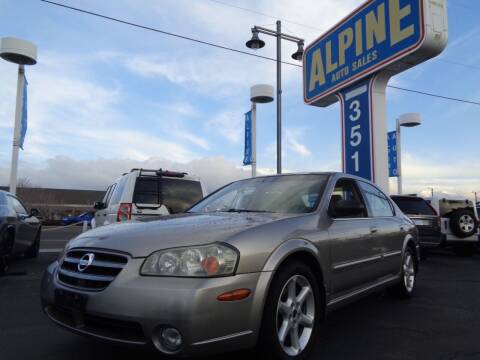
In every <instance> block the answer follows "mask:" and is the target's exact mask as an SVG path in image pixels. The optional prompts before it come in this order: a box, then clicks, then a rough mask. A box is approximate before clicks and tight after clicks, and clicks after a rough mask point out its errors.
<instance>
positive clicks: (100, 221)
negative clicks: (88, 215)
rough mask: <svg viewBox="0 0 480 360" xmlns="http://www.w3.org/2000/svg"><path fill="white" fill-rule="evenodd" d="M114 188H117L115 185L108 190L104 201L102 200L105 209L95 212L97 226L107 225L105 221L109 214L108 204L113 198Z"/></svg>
mask: <svg viewBox="0 0 480 360" xmlns="http://www.w3.org/2000/svg"><path fill="white" fill-rule="evenodd" d="M114 188H115V184H112V185H110V186H109V187H108V188H107V191H106V192H105V196H104V197H103V200H102V202H103V204H104V205H105V207H104V208H103V209H98V210H97V211H96V212H95V224H96V226H102V225H105V224H104V223H105V220H106V219H107V213H108V203H109V200H110V198H111V196H112V193H113V190H114Z"/></svg>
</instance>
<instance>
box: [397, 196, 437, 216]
mask: <svg viewBox="0 0 480 360" xmlns="http://www.w3.org/2000/svg"><path fill="white" fill-rule="evenodd" d="M392 200H393V201H395V203H396V204H397V205H398V207H399V208H400V210H402V211H403V212H404V213H405V214H409V215H437V214H436V212H435V211H434V210H433V209H432V207H431V206H430V205H429V204H428V203H427V202H426V201H425V200H424V199H422V198H416V197H397V196H392Z"/></svg>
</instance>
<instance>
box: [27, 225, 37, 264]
mask: <svg viewBox="0 0 480 360" xmlns="http://www.w3.org/2000/svg"><path fill="white" fill-rule="evenodd" d="M39 251H40V230H39V231H38V233H37V235H36V236H35V241H34V242H33V244H32V246H30V248H29V249H28V250H27V251H25V257H26V258H27V259H35V258H37V257H38V252H39Z"/></svg>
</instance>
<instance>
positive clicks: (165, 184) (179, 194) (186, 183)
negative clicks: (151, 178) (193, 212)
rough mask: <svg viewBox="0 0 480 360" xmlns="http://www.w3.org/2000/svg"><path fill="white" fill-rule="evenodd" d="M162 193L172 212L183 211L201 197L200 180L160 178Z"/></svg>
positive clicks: (164, 202) (164, 201) (165, 203)
mask: <svg viewBox="0 0 480 360" xmlns="http://www.w3.org/2000/svg"><path fill="white" fill-rule="evenodd" d="M162 195H163V204H164V205H165V206H166V207H167V208H168V210H169V211H170V213H172V214H175V213H179V212H184V211H185V210H187V209H188V208H189V207H190V206H192V205H193V204H195V203H196V202H197V201H199V200H200V199H201V198H202V197H203V194H202V187H201V185H200V182H198V181H191V180H177V179H167V178H163V179H162Z"/></svg>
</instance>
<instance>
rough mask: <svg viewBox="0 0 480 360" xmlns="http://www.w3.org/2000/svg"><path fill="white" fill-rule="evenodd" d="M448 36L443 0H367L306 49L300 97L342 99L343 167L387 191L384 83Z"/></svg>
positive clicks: (316, 101)
mask: <svg viewBox="0 0 480 360" xmlns="http://www.w3.org/2000/svg"><path fill="white" fill-rule="evenodd" d="M447 36H448V30H447V16H446V0H370V1H367V2H366V3H364V4H363V5H362V6H360V7H359V8H357V9H356V10H355V11H354V12H353V13H352V14H350V15H349V16H347V17H346V18H345V19H343V20H342V21H341V22H340V23H338V24H337V25H335V26H334V27H333V28H332V29H330V30H329V31H327V32H326V33H325V34H324V35H322V36H320V37H319V38H318V39H317V40H315V41H314V42H313V43H311V44H310V45H309V46H308V47H307V48H306V49H305V54H304V57H303V80H304V81H303V82H304V85H303V93H304V100H305V102H306V103H307V104H309V105H316V106H328V105H330V104H332V103H334V102H336V101H338V100H340V102H341V104H342V129H343V130H342V134H343V141H342V142H343V148H342V154H343V156H342V158H343V169H344V171H346V172H348V173H351V174H354V175H358V176H362V177H365V178H367V179H370V180H373V181H375V182H377V183H378V184H379V185H380V186H382V187H383V188H384V189H385V190H386V187H387V183H388V165H387V141H386V138H385V133H386V110H385V88H386V85H387V83H388V80H389V79H390V77H391V76H393V75H395V74H397V73H399V72H401V71H404V70H406V69H408V68H410V67H412V66H415V65H416V64H418V63H421V62H423V61H426V60H428V59H429V58H432V57H434V56H436V55H438V54H439V53H440V52H441V51H442V50H443V49H444V48H445V46H446V42H447Z"/></svg>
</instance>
